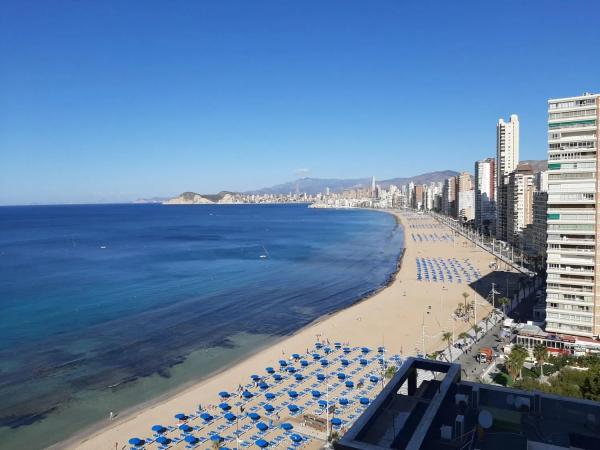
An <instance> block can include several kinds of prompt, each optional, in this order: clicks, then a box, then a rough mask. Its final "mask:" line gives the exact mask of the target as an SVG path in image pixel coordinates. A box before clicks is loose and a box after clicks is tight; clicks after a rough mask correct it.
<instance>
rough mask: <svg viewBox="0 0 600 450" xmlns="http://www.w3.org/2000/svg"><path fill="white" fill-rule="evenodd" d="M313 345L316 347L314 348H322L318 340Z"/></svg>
mask: <svg viewBox="0 0 600 450" xmlns="http://www.w3.org/2000/svg"><path fill="white" fill-rule="evenodd" d="M315 347H316V348H323V344H321V343H320V342H317V343H316V344H315Z"/></svg>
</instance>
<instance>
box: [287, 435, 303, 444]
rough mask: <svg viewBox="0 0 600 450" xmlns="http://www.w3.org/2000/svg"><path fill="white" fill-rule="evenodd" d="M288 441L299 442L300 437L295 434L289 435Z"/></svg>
mask: <svg viewBox="0 0 600 450" xmlns="http://www.w3.org/2000/svg"><path fill="white" fill-rule="evenodd" d="M290 439H291V440H292V442H300V441H301V440H302V436H300V435H299V434H297V433H294V434H291V435H290Z"/></svg>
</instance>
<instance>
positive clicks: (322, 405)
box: [317, 400, 327, 408]
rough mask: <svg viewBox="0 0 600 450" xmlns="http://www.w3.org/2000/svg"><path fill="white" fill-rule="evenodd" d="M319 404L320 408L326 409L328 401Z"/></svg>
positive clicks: (321, 401)
mask: <svg viewBox="0 0 600 450" xmlns="http://www.w3.org/2000/svg"><path fill="white" fill-rule="evenodd" d="M317 403H318V404H319V406H320V407H321V408H326V407H327V400H319V401H318V402H317Z"/></svg>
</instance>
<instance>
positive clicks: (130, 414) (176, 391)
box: [47, 208, 407, 450]
mask: <svg viewBox="0 0 600 450" xmlns="http://www.w3.org/2000/svg"><path fill="white" fill-rule="evenodd" d="M354 209H360V210H364V211H378V212H381V213H385V214H389V215H391V216H392V217H393V218H394V220H395V225H394V231H396V229H397V228H398V227H402V228H403V230H402V232H403V233H404V234H403V237H402V248H401V250H400V252H399V253H398V256H397V258H396V267H395V269H394V271H392V272H391V273H390V274H389V276H388V277H387V280H386V281H385V283H383V284H382V285H381V286H379V287H378V288H376V289H373V290H371V291H369V292H367V293H365V294H364V295H362V296H361V297H360V298H358V299H357V300H356V301H354V302H352V303H349V304H348V305H346V306H344V307H343V308H340V309H337V310H335V311H331V312H329V313H327V314H323V315H321V316H319V317H317V318H315V319H314V320H313V321H311V322H310V323H307V324H306V325H304V326H302V327H301V328H299V329H297V330H295V331H294V332H292V333H288V334H284V335H280V336H277V337H274V340H273V341H271V342H269V343H266V344H264V345H261V346H260V347H258V348H257V349H256V350H255V351H254V352H252V353H249V354H247V355H245V356H244V357H242V358H237V359H234V360H232V361H230V362H228V363H226V364H225V365H223V366H221V367H220V368H219V369H216V370H213V371H211V372H209V373H207V374H205V375H203V376H201V377H199V378H197V379H194V380H190V381H188V382H186V383H184V384H182V385H180V386H178V387H176V388H173V389H170V390H168V391H167V392H164V393H162V394H160V395H158V396H156V397H154V398H152V399H149V400H147V401H144V402H142V403H138V404H136V405H132V406H131V407H129V408H127V409H125V410H123V411H120V412H118V413H117V415H116V416H115V419H116V420H117V421H118V422H115V423H112V424H105V423H102V422H98V423H95V424H92V425H90V426H89V427H86V428H84V429H82V430H80V431H79V432H78V433H76V434H75V435H73V436H71V437H69V438H67V439H64V440H62V441H59V442H57V443H55V444H52V445H50V446H48V447H47V448H48V449H50V450H57V449H63V448H73V449H74V448H78V445H79V444H82V443H85V442H87V441H89V440H90V439H92V438H94V437H96V436H99V435H101V434H102V433H104V432H106V431H109V430H110V429H112V428H114V426H115V425H116V424H117V423H126V422H128V421H130V420H131V419H133V418H135V417H137V415H139V413H140V412H142V411H144V410H146V409H148V408H154V407H156V406H158V405H160V404H162V403H163V402H165V401H166V400H168V399H169V398H172V397H175V396H183V395H186V394H187V393H189V392H190V391H191V390H193V389H196V388H199V387H202V386H203V385H205V384H206V383H207V382H209V381H210V380H211V379H213V378H215V377H218V376H219V375H221V374H223V373H225V372H227V371H229V370H232V369H233V368H234V367H236V366H238V365H241V364H243V363H245V362H247V361H248V360H250V359H251V358H253V357H255V356H256V355H259V354H260V353H262V352H263V351H265V350H267V349H270V348H273V347H276V346H278V345H279V344H281V343H282V342H284V341H286V340H287V339H290V338H293V337H294V336H296V335H299V334H301V333H302V332H304V331H306V330H307V329H309V328H311V327H314V326H316V325H318V324H320V323H322V322H324V321H326V320H328V319H330V318H331V317H334V316H335V315H337V314H339V313H341V312H342V311H346V310H348V309H350V308H353V307H354V306H356V305H358V304H360V303H363V302H366V301H367V300H369V299H370V298H372V297H374V296H375V295H377V294H378V293H380V292H382V291H384V290H385V289H388V288H389V287H390V286H391V285H392V284H393V283H394V282H395V281H396V278H397V276H398V274H399V273H400V271H401V269H402V261H403V257H404V254H405V252H406V242H407V241H406V229H405V228H404V224H403V223H402V220H401V218H400V216H399V215H398V213H396V212H394V211H391V210H383V209H371V208H354Z"/></svg>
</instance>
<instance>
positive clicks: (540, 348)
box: [533, 344, 548, 377]
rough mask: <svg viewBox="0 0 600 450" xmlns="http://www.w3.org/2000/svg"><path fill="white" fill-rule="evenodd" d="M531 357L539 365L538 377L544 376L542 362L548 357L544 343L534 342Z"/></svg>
mask: <svg viewBox="0 0 600 450" xmlns="http://www.w3.org/2000/svg"><path fill="white" fill-rule="evenodd" d="M533 357H534V358H535V360H536V362H537V363H538V365H539V366H540V377H543V376H544V362H545V361H546V360H547V359H548V348H547V347H546V346H545V345H544V344H535V346H534V347H533Z"/></svg>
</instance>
